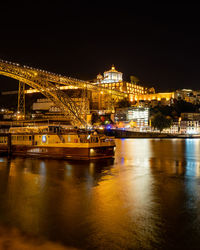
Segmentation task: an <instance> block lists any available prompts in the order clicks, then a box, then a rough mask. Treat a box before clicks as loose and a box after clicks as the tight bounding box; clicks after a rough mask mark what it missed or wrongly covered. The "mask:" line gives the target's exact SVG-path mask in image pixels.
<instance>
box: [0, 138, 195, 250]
mask: <svg viewBox="0 0 200 250" xmlns="http://www.w3.org/2000/svg"><path fill="white" fill-rule="evenodd" d="M116 142H117V149H116V157H115V159H114V160H101V161H97V162H80V161H76V162H70V161H58V160H42V159H30V158H12V159H7V158H4V157H1V158H0V200H1V202H0V226H6V227H11V228H13V227H14V228H17V229H18V230H20V232H22V233H23V234H25V235H28V236H31V237H32V236H35V237H38V238H40V237H42V238H45V239H47V240H50V241H55V242H60V243H62V244H63V246H73V247H77V248H83V249H176V248H177V249H178V248H179V249H187V247H189V246H191V244H193V242H195V244H197V245H198V244H199V243H200V240H199V239H200V237H199V236H200V228H199V225H200V223H199V222H200V218H199V211H200V186H199V174H200V156H199V152H200V140H198V139H195V140H191V139H187V140H182V139H178V140H177V139H170V140H169V139H126V140H116ZM188 242H189V243H188Z"/></svg>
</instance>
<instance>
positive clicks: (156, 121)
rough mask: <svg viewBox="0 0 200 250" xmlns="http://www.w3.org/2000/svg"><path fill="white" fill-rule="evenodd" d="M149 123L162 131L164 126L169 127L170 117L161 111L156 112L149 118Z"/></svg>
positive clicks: (170, 123)
mask: <svg viewBox="0 0 200 250" xmlns="http://www.w3.org/2000/svg"><path fill="white" fill-rule="evenodd" d="M151 125H152V127H154V128H157V129H158V130H160V132H162V130H163V129H164V128H170V127H171V125H172V119H171V117H169V116H165V115H163V114H161V113H157V114H155V115H154V117H153V118H152V120H151Z"/></svg>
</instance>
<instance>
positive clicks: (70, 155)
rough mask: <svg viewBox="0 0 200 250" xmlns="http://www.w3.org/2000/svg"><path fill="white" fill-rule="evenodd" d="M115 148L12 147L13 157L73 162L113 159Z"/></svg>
mask: <svg viewBox="0 0 200 250" xmlns="http://www.w3.org/2000/svg"><path fill="white" fill-rule="evenodd" d="M114 148H115V146H104V147H91V148H80V147H49V146H31V145H12V147H11V152H12V155H19V156H29V157H41V158H58V159H72V160H92V159H103V158H112V157H113V156H114ZM7 152H8V148H7V146H6V145H0V153H7Z"/></svg>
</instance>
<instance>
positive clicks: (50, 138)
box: [0, 125, 115, 160]
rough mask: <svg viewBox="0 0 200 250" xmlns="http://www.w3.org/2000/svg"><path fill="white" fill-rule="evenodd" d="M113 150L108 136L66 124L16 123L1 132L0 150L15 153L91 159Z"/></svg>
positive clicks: (100, 157) (107, 154) (107, 155)
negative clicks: (22, 124) (21, 124)
mask: <svg viewBox="0 0 200 250" xmlns="http://www.w3.org/2000/svg"><path fill="white" fill-rule="evenodd" d="M9 147H10V148H9ZM114 150H115V142H114V140H113V139H112V138H110V137H108V136H105V135H102V134H97V133H96V132H89V131H84V130H78V129H70V128H65V127H64V126H63V127H61V126H53V125H52V126H50V125H48V126H38V127H13V128H10V130H9V133H8V134H0V152H4V153H6V152H8V151H10V152H11V153H12V154H13V155H22V156H37V157H48V158H49V157H51V158H63V159H74V160H90V159H102V158H111V157H113V156H114Z"/></svg>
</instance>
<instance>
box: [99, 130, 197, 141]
mask: <svg viewBox="0 0 200 250" xmlns="http://www.w3.org/2000/svg"><path fill="white" fill-rule="evenodd" d="M104 133H105V134H106V135H108V136H114V137H115V138H124V139H125V138H127V139H128V138H141V139H142V138H155V139H156V138H158V139H174V138H175V139H200V135H187V134H178V135H175V134H168V133H151V132H134V131H128V130H105V131H104Z"/></svg>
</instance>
